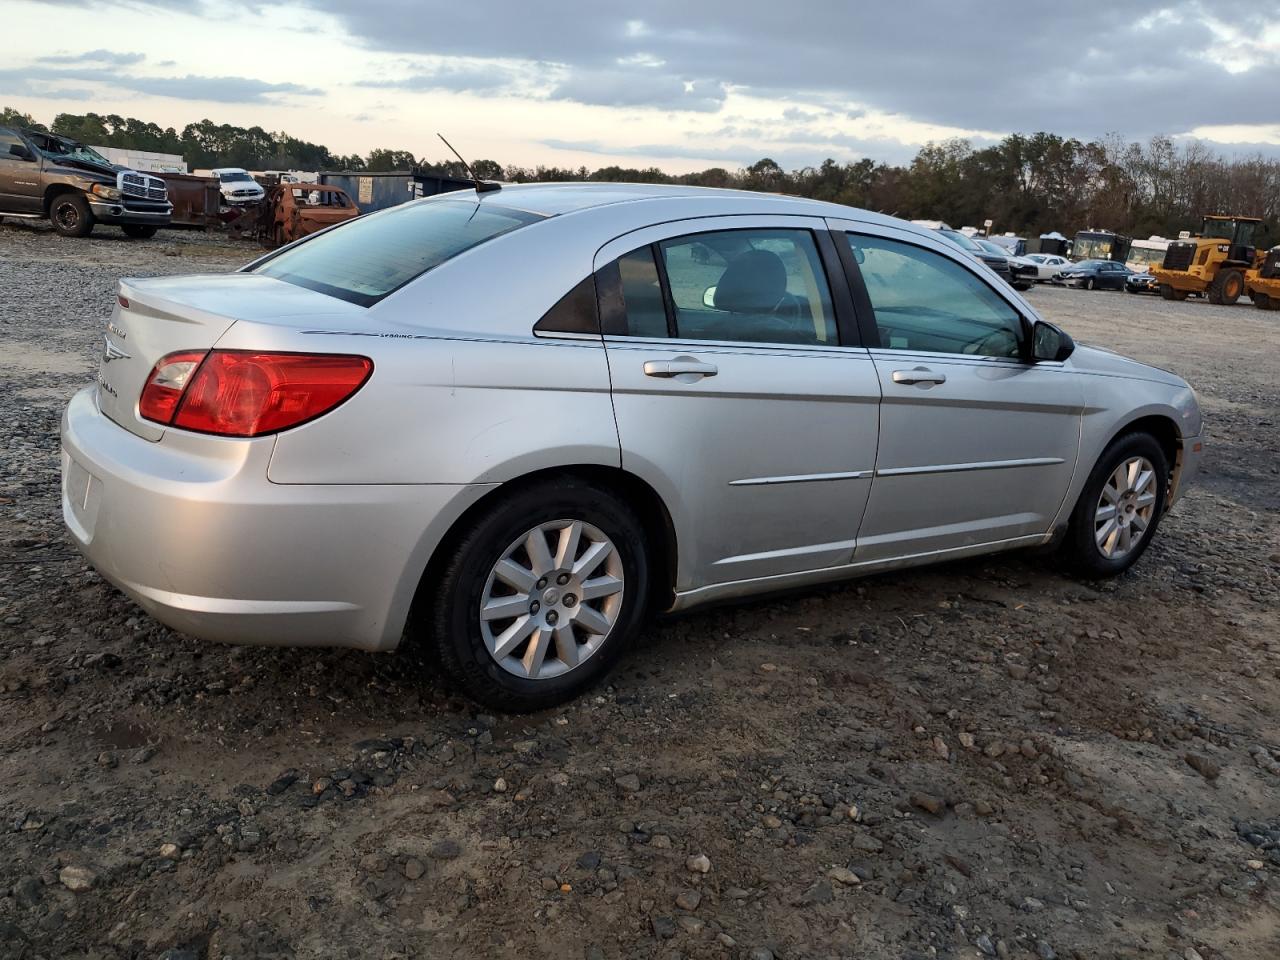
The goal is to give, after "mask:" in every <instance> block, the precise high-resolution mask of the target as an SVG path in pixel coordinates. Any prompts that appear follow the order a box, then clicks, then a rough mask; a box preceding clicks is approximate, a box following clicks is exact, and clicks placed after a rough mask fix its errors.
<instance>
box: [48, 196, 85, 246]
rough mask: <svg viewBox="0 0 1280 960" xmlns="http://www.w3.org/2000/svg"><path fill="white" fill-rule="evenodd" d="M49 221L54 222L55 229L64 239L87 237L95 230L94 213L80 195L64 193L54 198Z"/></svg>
mask: <svg viewBox="0 0 1280 960" xmlns="http://www.w3.org/2000/svg"><path fill="white" fill-rule="evenodd" d="M49 219H50V220H52V221H53V229H55V230H57V231H58V233H60V234H62V235H63V236H64V237H87V236H88V235H89V233H90V231H92V230H93V223H94V221H93V211H92V210H90V209H89V204H88V202H87V201H86V200H85V198H84V196H83V195H81V194H79V193H62V194H59V195H58V196H56V197H54V198H53V204H52V205H51V206H50V207H49Z"/></svg>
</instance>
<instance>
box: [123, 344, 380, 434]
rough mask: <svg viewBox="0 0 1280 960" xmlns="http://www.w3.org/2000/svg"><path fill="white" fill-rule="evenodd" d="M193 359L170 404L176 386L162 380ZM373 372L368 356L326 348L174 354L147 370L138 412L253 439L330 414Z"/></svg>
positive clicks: (180, 424)
mask: <svg viewBox="0 0 1280 960" xmlns="http://www.w3.org/2000/svg"><path fill="white" fill-rule="evenodd" d="M202 357H203V362H201V358H202ZM192 358H195V363H194V364H193V367H194V368H195V373H194V374H191V373H190V372H189V371H188V373H187V375H186V376H185V377H184V378H183V382H182V384H181V385H179V386H177V387H176V394H177V395H176V397H175V398H174V399H173V400H172V402H169V393H168V392H164V391H172V390H173V389H174V387H173V386H171V385H170V384H169V383H166V382H161V381H162V380H164V379H165V378H166V377H168V376H169V374H168V371H169V370H170V369H171V368H175V367H177V366H179V365H181V364H185V363H190V362H191V361H192ZM372 372H373V361H372V360H370V359H369V358H368V357H350V356H337V355H334V354H327V353H254V352H250V351H241V350H211V351H209V353H208V354H207V355H206V354H203V353H189V352H182V353H171V354H169V355H168V356H167V357H165V358H164V359H162V360H161V361H160V362H159V363H157V364H156V366H155V369H154V370H152V371H151V376H150V377H149V378H148V380H147V385H146V387H145V388H143V391H142V399H141V400H140V401H139V404H138V409H139V412H140V413H141V414H142V416H143V417H145V418H146V419H148V420H156V421H158V422H160V423H167V424H171V425H172V426H175V427H181V428H182V429H184V430H196V431H199V432H200V433H215V434H218V435H219V436H224V437H257V436H261V435H262V434H264V433H275V432H277V431H279V430H285V429H288V428H289V427H296V426H297V425H298V424H300V423H305V422H306V421H308V420H312V419H314V418H316V417H318V416H320V415H321V414H322V413H327V412H328V411H330V410H332V409H333V408H334V407H336V406H337V405H338V404H340V403H342V402H343V401H344V400H346V399H347V398H349V397H350V396H351V395H352V394H353V393H355V392H356V391H357V390H359V389H360V387H361V386H363V385H364V382H365V381H366V380H368V379H369V374H370V373H372ZM153 413H154V414H158V415H153ZM166 413H167V416H166V415H164V414H166Z"/></svg>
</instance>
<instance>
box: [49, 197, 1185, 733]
mask: <svg viewBox="0 0 1280 960" xmlns="http://www.w3.org/2000/svg"><path fill="white" fill-rule="evenodd" d="M62 450H63V455H62V468H63V470H62V472H63V512H64V516H65V519H66V524H67V526H68V528H69V530H70V533H71V536H72V537H73V538H74V540H75V541H76V543H77V544H78V545H79V547H80V549H81V550H82V551H83V552H84V553H85V555H86V556H87V557H88V558H89V560H90V561H91V562H92V563H93V565H94V566H95V567H96V568H97V569H98V570H99V571H100V572H101V574H102V575H103V576H104V577H106V578H107V579H108V580H110V581H111V582H112V583H114V584H115V585H117V586H118V587H119V588H120V589H121V590H123V591H124V592H125V593H126V594H128V595H129V596H130V597H132V598H133V599H134V600H136V601H137V602H138V603H139V604H140V605H141V606H142V607H144V608H145V609H146V610H148V611H149V612H150V613H151V614H153V615H154V616H155V617H156V618H158V619H159V620H161V621H163V622H164V623H166V624H169V625H170V626H172V627H174V628H175V629H178V630H182V631H186V632H188V633H190V634H193V635H195V636H196V637H200V638H205V639H208V640H214V641H229V642H235V643H269V644H293V645H317V646H325V645H329V646H346V647H356V648H361V649H365V650H389V649H392V648H395V647H396V646H397V645H398V644H400V643H401V642H409V643H422V644H426V645H427V646H428V648H429V649H430V650H431V651H432V656H433V657H434V658H435V659H437V660H438V661H439V663H440V665H441V667H442V669H443V670H444V671H445V672H446V673H447V674H449V675H450V676H451V677H452V679H453V681H454V682H455V684H456V685H457V686H458V687H460V688H461V689H462V690H464V691H465V692H467V693H468V694H470V695H471V696H472V697H474V698H475V699H476V700H479V701H482V702H484V703H486V704H489V705H491V706H495V707H498V708H501V709H508V710H530V709H536V708H539V707H544V706H548V705H551V704H554V703H556V702H558V701H562V700H564V699H566V698H568V697H571V696H573V695H574V694H576V693H578V692H580V691H581V690H583V689H584V688H585V687H587V686H588V685H590V684H591V683H593V682H595V681H597V680H598V679H599V678H600V677H601V676H602V675H604V674H605V672H606V671H607V670H608V669H609V667H610V666H611V665H612V664H613V663H615V662H616V661H617V659H618V657H619V656H620V654H621V653H622V652H623V650H624V649H625V648H626V645H627V643H628V641H629V640H630V639H631V638H632V637H633V636H634V635H635V634H636V632H637V630H638V629H639V626H640V624H641V623H642V620H643V617H644V615H645V613H646V612H654V611H664V610H684V609H688V608H691V607H694V606H696V605H698V604H703V603H706V602H708V601H721V600H725V599H729V598H735V597H743V596H747V595H749V594H755V593H760V592H764V591H771V590H778V589H785V588H794V587H802V586H805V585H809V584H815V583H819V582H824V581H832V580H837V579H840V578H845V577H853V576H858V575H862V574H869V573H873V572H876V571H883V570H886V569H891V568H897V567H905V566H911V565H917V564H924V563H931V562H935V561H940V560H949V559H954V558H957V557H964V556H972V555H976V554H985V553H990V552H994V551H998V550H1008V549H1012V548H1018V547H1028V546H1033V545H1048V544H1054V543H1057V544H1060V546H1061V551H1062V555H1063V558H1064V561H1065V562H1066V563H1068V564H1069V565H1070V566H1071V567H1072V568H1074V569H1075V570H1076V571H1078V572H1079V573H1081V574H1083V575H1086V576H1110V575H1114V574H1118V573H1120V572H1121V571H1123V570H1125V569H1127V568H1128V567H1129V566H1130V565H1131V564H1132V563H1134V562H1135V561H1136V560H1137V559H1138V558H1139V557H1140V556H1141V555H1142V553H1143V551H1144V550H1145V549H1146V548H1147V547H1148V545H1149V544H1150V543H1151V540H1152V538H1153V537H1154V536H1155V534H1156V529H1157V526H1158V525H1159V523H1160V519H1161V517H1162V516H1163V514H1164V513H1165V512H1166V511H1167V510H1168V509H1169V508H1170V507H1171V506H1172V505H1173V504H1174V503H1175V502H1176V501H1177V499H1178V497H1179V496H1180V494H1181V493H1182V491H1183V489H1184V487H1185V485H1186V483H1187V482H1188V481H1189V480H1190V479H1191V478H1192V477H1193V476H1194V474H1195V471H1196V465H1197V461H1198V459H1199V457H1200V451H1201V420H1200V411H1199V409H1198V407H1197V404H1196V399H1195V395H1194V393H1193V392H1192V390H1191V388H1190V387H1188V386H1187V384H1186V383H1185V382H1183V381H1182V380H1181V379H1179V378H1178V377H1176V376H1174V375H1173V374H1171V373H1167V372H1165V371H1163V370H1159V369H1156V368H1153V367H1149V366H1145V365H1143V364H1141V363H1137V362H1134V361H1132V360H1127V359H1124V358H1123V357H1120V356H1117V355H1116V354H1113V353H1110V352H1107V351H1105V350H1100V349H1092V348H1088V347H1084V346H1076V345H1075V344H1074V343H1073V342H1072V340H1071V338H1070V337H1069V336H1068V335H1067V334H1066V333H1065V332H1064V331H1062V330H1060V329H1058V328H1057V327H1055V326H1054V325H1052V324H1050V323H1048V322H1046V321H1044V320H1043V319H1041V318H1040V317H1039V316H1038V315H1037V314H1036V311H1035V309H1034V308H1033V307H1032V306H1031V305H1030V304H1029V303H1028V302H1027V301H1026V300H1024V299H1023V298H1022V297H1021V296H1019V295H1018V294H1017V293H1016V292H1015V291H1013V290H1012V289H1011V288H1010V287H1009V286H1008V284H1006V283H1005V282H1004V281H1002V280H1001V279H1000V278H999V277H998V276H997V275H996V274H994V273H992V272H991V271H990V270H989V269H988V268H987V267H986V266H984V265H983V264H982V263H981V262H980V261H978V260H976V259H974V258H972V257H970V256H968V255H966V254H965V253H964V252H963V251H961V250H959V249H957V248H956V247H955V246H954V245H952V244H951V243H949V242H948V241H947V240H946V239H945V238H943V237H941V236H939V235H938V234H937V233H934V232H932V231H929V230H925V229H921V228H918V227H914V226H912V225H911V224H908V223H904V222H903V221H900V220H896V219H893V218H890V217H885V216H880V215H878V214H873V213H867V212H865V211H862V210H855V209H850V208H848V207H841V206H836V205H833V204H826V203H818V202H814V201H809V200H802V199H796V198H788V197H781V196H769V195H764V194H756V193H740V192H731V191H716V190H705V189H696V188H681V187H671V186H628V185H607V184H595V185H592V184H554V185H538V186H513V187H503V188H501V189H488V190H486V191H485V192H483V193H480V192H476V193H469V192H468V193H465V194H463V193H453V194H447V195H444V196H440V197H434V198H430V199H426V200H420V201H415V202H411V203H407V204H404V205H402V206H398V207H394V208H392V209H389V210H385V211H382V212H379V213H375V214H372V215H370V216H366V217H361V218H360V219H357V220H352V221H349V222H347V223H344V224H341V225H339V226H336V227H334V228H331V229H329V230H326V231H324V232H321V233H318V234H314V235H312V236H310V237H307V238H305V239H303V240H300V241H298V242H297V243H294V244H292V245H290V246H287V247H284V248H283V249H280V250H277V251H275V252H273V253H271V254H268V255H266V256H264V257H262V258H261V259H259V260H257V261H255V262H253V263H251V264H249V265H248V266H247V267H245V268H243V269H242V270H240V271H238V272H236V273H232V274H226V275H217V276H186V277H161V278H154V279H146V280H131V279H126V280H122V281H120V284H119V287H118V290H117V293H116V301H115V304H114V306H113V308H112V312H111V317H110V321H109V322H108V324H107V326H106V330H105V331H104V335H103V341H102V360H101V366H100V369H99V373H98V376H97V379H96V382H95V383H94V384H92V385H91V386H88V387H86V388H85V389H84V390H82V391H81V392H80V393H78V394H76V396H75V397H74V398H73V399H72V400H71V402H70V404H69V406H68V407H67V410H66V413H65V416H64V419H63V424H62Z"/></svg>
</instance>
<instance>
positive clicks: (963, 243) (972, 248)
mask: <svg viewBox="0 0 1280 960" xmlns="http://www.w3.org/2000/svg"><path fill="white" fill-rule="evenodd" d="M938 232H939V233H940V234H942V235H943V236H944V237H946V238H947V239H948V240H950V241H951V242H952V243H954V244H955V245H956V246H957V247H959V248H960V249H961V250H964V251H967V252H968V253H981V252H982V248H981V247H980V246H978V245H977V244H976V243H974V242H973V241H972V240H970V239H969V238H968V237H966V236H965V235H964V234H963V233H959V232H957V231H955V230H939V231H938Z"/></svg>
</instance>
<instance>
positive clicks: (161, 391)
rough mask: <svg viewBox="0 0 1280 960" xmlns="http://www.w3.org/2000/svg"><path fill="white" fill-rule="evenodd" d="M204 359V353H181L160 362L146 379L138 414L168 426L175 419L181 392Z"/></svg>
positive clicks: (199, 351)
mask: <svg viewBox="0 0 1280 960" xmlns="http://www.w3.org/2000/svg"><path fill="white" fill-rule="evenodd" d="M204 355H205V351H204V350H182V351H179V352H178V353H171V354H169V355H168V356H167V357H161V358H160V362H159V363H157V364H156V365H155V366H154V367H152V368H151V376H149V377H147V384H146V386H144V387H143V388H142V397H141V398H140V399H139V400H138V413H140V414H142V417H143V419H145V420H154V421H156V422H157V423H168V422H169V421H170V420H172V419H173V411H174V410H176V409H177V408H178V401H179V400H181V399H182V391H183V390H185V389H186V388H187V384H188V383H190V382H191V374H192V373H194V372H195V369H196V367H198V366H200V361H201V360H203V359H204Z"/></svg>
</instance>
